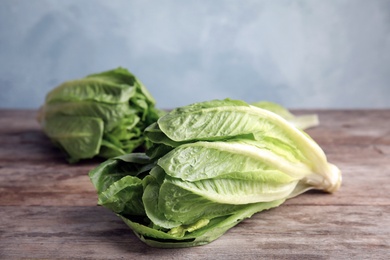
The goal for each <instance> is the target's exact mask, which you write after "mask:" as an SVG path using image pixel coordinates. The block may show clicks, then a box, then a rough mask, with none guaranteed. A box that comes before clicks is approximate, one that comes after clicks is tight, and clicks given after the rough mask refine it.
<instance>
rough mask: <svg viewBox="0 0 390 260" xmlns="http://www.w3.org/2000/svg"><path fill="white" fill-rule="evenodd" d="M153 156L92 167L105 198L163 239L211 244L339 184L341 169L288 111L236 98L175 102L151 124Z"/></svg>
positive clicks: (164, 242) (155, 242) (140, 229)
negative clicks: (283, 113)
mask: <svg viewBox="0 0 390 260" xmlns="http://www.w3.org/2000/svg"><path fill="white" fill-rule="evenodd" d="M145 134H146V136H147V137H148V138H149V139H150V140H151V141H152V142H153V146H152V147H151V148H149V149H148V150H147V152H146V153H145V154H134V153H133V154H129V155H126V156H121V157H116V158H112V159H110V160H108V161H107V162H105V163H103V164H101V165H100V166H99V167H97V168H96V169H94V170H92V171H91V172H90V174H89V175H90V178H91V181H92V183H93V184H94V185H95V187H96V189H97V191H98V197H99V200H98V201H99V204H100V205H102V206H105V207H107V208H109V209H111V210H112V211H114V212H115V213H116V214H118V215H119V216H120V217H121V218H122V219H123V220H124V221H125V223H126V224H127V225H128V226H129V227H130V228H131V229H132V230H133V231H134V232H135V234H136V235H137V236H138V237H139V238H140V239H141V240H142V241H144V242H145V243H147V244H149V245H151V246H156V247H188V246H197V245H203V244H207V243H209V242H211V241H213V240H215V239H217V238H218V237H220V236H221V235H222V234H224V233H225V232H226V231H227V230H228V229H230V228H232V227H233V226H235V225H237V224H238V223H239V222H240V221H242V220H243V219H245V218H249V217H251V216H252V215H253V214H255V213H257V212H260V211H263V210H266V209H270V208H273V207H277V206H279V205H280V204H282V203H283V202H284V201H285V200H286V199H289V198H292V197H294V196H297V195H299V194H301V193H303V192H305V191H307V190H309V189H319V190H324V191H327V192H334V191H336V190H337V189H338V188H339V186H340V183H341V173H340V170H339V169H338V168H337V167H336V166H334V165H332V164H330V163H328V162H327V159H326V156H325V154H324V152H323V151H322V149H321V148H320V147H319V146H318V145H317V144H316V143H315V141H314V140H313V139H311V138H310V137H309V136H308V135H307V134H306V133H305V132H303V131H302V130H301V129H299V128H297V127H296V126H295V125H294V124H293V123H292V122H289V121H287V120H286V119H285V118H284V117H282V116H280V115H278V114H276V113H274V112H270V111H269V110H266V109H263V108H259V107H258V106H252V105H249V104H247V103H245V102H242V101H237V100H229V99H227V100H213V101H208V102H201V103H196V104H192V105H189V106H185V107H181V108H177V109H174V110H173V111H171V112H169V113H167V114H166V115H164V116H162V117H160V118H159V119H158V120H157V122H156V123H153V124H152V125H150V126H149V127H148V128H147V129H146V130H145Z"/></svg>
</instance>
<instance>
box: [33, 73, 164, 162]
mask: <svg viewBox="0 0 390 260" xmlns="http://www.w3.org/2000/svg"><path fill="white" fill-rule="evenodd" d="M161 114H162V112H161V111H160V110H158V109H156V108H155V100H154V99H153V97H152V96H151V94H150V93H149V92H148V90H147V89H146V88H145V86H144V85H143V84H142V83H141V82H140V81H139V79H137V78H136V77H135V76H134V75H133V74H131V73H130V72H129V71H128V70H126V69H124V68H117V69H114V70H109V71H105V72H102V73H98V74H93V75H89V76H87V77H85V78H82V79H78V80H72V81H67V82H64V83H62V84H61V85H59V86H58V87H56V88H54V89H53V90H51V91H50V92H49V93H48V94H47V95H46V99H45V104H44V105H43V106H42V107H41V109H40V111H39V115H38V120H39V122H40V123H41V125H42V128H43V130H44V132H45V133H46V134H47V136H48V137H49V138H50V139H51V140H52V142H53V143H54V144H56V145H57V146H58V147H60V148H61V149H62V150H63V151H64V152H65V153H66V154H67V157H68V160H69V161H70V162H77V161H78V160H80V159H86V158H92V157H94V156H100V157H104V158H111V157H114V156H119V155H123V154H126V153H131V152H133V151H134V150H135V149H137V148H139V147H144V148H145V147H148V145H149V142H148V141H147V140H146V139H145V136H144V135H143V131H144V129H145V128H146V127H147V126H148V125H150V124H151V123H153V122H155V121H156V120H157V119H158V117H159V116H160V115H161Z"/></svg>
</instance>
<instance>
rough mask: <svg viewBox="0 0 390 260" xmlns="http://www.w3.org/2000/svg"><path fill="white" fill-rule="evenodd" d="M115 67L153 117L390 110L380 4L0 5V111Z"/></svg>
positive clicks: (389, 26)
mask: <svg viewBox="0 0 390 260" xmlns="http://www.w3.org/2000/svg"><path fill="white" fill-rule="evenodd" d="M118 66H122V67H126V68H128V69H129V70H130V71H132V72H133V73H134V74H135V75H137V76H138V77H139V78H140V79H141V81H143V83H144V84H145V85H146V87H147V88H148V89H149V90H150V91H151V93H152V95H153V96H154V97H155V98H156V100H157V106H158V107H161V108H173V107H176V106H181V105H186V104H188V103H192V102H197V101H203V100H210V99H215V98H226V97H230V98H235V99H242V100H245V101H247V102H252V101H257V100H270V101H274V102H278V103H281V104H283V105H285V106H287V107H289V108H384V107H387V108H388V107H390V101H389V98H390V86H389V83H390V1H388V0H382V1H381V0H350V1H341V0H329V1H325V0H324V1H323V0H311V1H309V0H308V1H259V0H253V1H251V0H235V1H233V0H186V1H180V0H155V1H145V0H139V1H135V0H129V1H125V0H123V1H122V0H110V1H104V0H94V1H92V0H89V1H88V0H67V1H62V0H61V1H59V0H57V1H56V0H53V1H48V0H31V1H27V0H24V1H23V0H0V107H1V108H33V109H35V108H37V107H39V106H40V105H41V104H42V103H43V101H44V97H45V95H46V93H47V92H48V91H49V90H50V89H52V88H54V87H55V86H57V85H58V84H60V83H61V82H63V81H65V80H69V79H75V78H81V77H84V76H85V75H87V74H90V73H96V72H100V71H104V70H108V69H112V68H115V67H118Z"/></svg>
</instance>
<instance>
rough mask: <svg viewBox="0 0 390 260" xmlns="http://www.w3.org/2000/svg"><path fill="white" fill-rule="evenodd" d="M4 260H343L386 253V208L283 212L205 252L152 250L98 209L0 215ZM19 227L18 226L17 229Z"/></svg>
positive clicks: (264, 215) (265, 215) (37, 209)
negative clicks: (71, 259)
mask: <svg viewBox="0 0 390 260" xmlns="http://www.w3.org/2000/svg"><path fill="white" fill-rule="evenodd" d="M0 212H1V216H2V221H1V223H0V230H2V234H1V237H2V241H1V244H0V252H1V253H0V257H1V259H12V258H19V257H20V256H21V255H25V256H28V258H45V259H54V258H67V259H70V258H89V259H119V258H123V259H130V258H131V259H151V258H152V259H157V258H158V259H211V258H212V259H226V258H227V259H237V257H240V259H244V258H245V259H259V258H267V259H280V258H285V259H291V258H296V259H302V258H305V259H306V258H310V259H329V258H332V259H341V258H344V259H345V258H349V259H350V258H352V257H357V258H359V259H364V258H365V257H368V258H370V259H384V258H381V257H383V256H385V255H386V254H387V253H389V252H390V241H389V240H388V238H389V237H390V232H389V229H388V226H389V225H390V207H389V206H349V205H344V206H298V205H289V206H286V205H282V206H280V207H279V208H276V209H271V210H269V211H265V212H260V213H258V214H256V215H254V216H253V217H252V218H250V219H246V220H245V221H243V222H242V223H240V224H239V225H237V226H236V227H234V228H232V229H231V230H229V231H228V232H227V233H226V234H224V235H223V236H222V237H220V238H219V239H218V240H216V241H214V242H212V243H211V244H209V245H205V246H201V247H195V248H186V249H156V248H151V247H149V246H147V245H145V244H143V243H142V242H140V241H139V240H138V238H136V236H135V235H134V234H133V233H132V232H131V231H130V230H129V229H128V228H127V226H126V225H124V223H123V222H122V221H121V220H119V218H118V217H116V216H115V215H114V214H112V213H111V212H109V211H108V210H105V209H104V208H101V207H42V206H34V207H33V206H30V207H13V206H2V207H0ZM16 220H17V221H16Z"/></svg>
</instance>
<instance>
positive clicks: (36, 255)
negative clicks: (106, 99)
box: [0, 110, 390, 260]
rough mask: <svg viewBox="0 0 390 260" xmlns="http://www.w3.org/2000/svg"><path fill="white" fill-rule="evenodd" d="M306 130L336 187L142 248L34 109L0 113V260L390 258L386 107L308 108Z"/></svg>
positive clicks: (389, 121) (84, 166)
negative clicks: (201, 234) (184, 239)
mask: <svg viewBox="0 0 390 260" xmlns="http://www.w3.org/2000/svg"><path fill="white" fill-rule="evenodd" d="M295 112H296V113H302V112H304V113H308V112H315V113H318V115H319V118H320V122H321V124H320V126H318V127H316V128H313V129H310V130H309V131H308V132H309V134H310V135H311V136H312V137H313V138H314V139H315V140H316V141H317V142H318V143H319V144H320V146H321V147H322V148H323V149H324V151H325V152H326V154H327V155H328V159H329V161H330V162H332V163H334V164H336V165H338V166H339V167H340V169H341V170H342V172H343V184H342V187H341V189H340V190H339V191H338V192H337V193H335V194H326V193H322V192H307V193H305V194H303V195H300V196H299V197H296V198H294V199H291V200H289V201H288V202H286V203H285V204H283V205H282V206H280V207H279V208H275V209H272V210H269V211H266V212H261V213H258V214H256V215H254V216H253V217H252V218H250V219H247V220H245V221H243V222H242V223H240V224H239V225H237V226H236V227H234V228H233V229H231V230H230V231H228V232H227V233H226V234H225V235H223V236H222V237H221V238H219V239H218V240H216V241H214V242H212V243H211V244H209V245H205V246H200V247H193V248H184V249H156V248H151V247H149V246H147V245H145V244H143V243H142V242H140V241H139V240H138V238H136V236H135V235H134V234H133V233H132V232H131V231H130V229H129V228H128V227H127V226H126V225H125V224H124V223H123V222H122V221H121V220H120V219H119V218H118V217H117V216H116V215H114V214H113V213H112V212H110V211H109V210H106V209H105V208H102V207H99V206H97V205H96V202H97V196H96V193H95V190H94V188H93V186H92V184H91V183H90V181H89V178H88V176H87V174H88V172H89V170H90V169H92V168H93V167H95V166H96V165H98V163H100V162H99V161H98V160H90V161H84V162H82V163H79V164H75V165H69V164H67V162H66V161H65V160H64V157H63V156H62V154H61V152H60V151H59V150H57V149H56V148H54V147H53V146H52V144H51V143H50V141H48V139H47V138H46V136H45V135H44V134H43V133H42V132H41V130H40V126H39V125H38V124H37V122H36V121H35V114H36V112H35V111H30V110H0V259H137V260H139V259H154V258H155V259H390V194H389V189H390V110H350V111H341V110H331V111H324V110H314V111H295Z"/></svg>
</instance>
